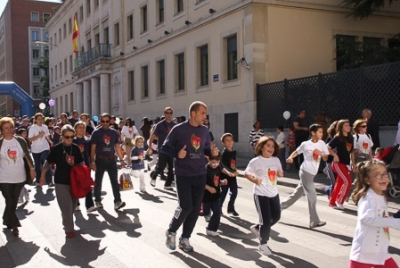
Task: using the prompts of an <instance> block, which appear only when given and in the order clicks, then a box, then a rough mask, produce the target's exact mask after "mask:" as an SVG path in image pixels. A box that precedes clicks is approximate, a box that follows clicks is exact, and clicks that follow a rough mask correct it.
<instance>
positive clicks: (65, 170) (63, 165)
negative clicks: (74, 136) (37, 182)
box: [47, 142, 83, 185]
mask: <svg viewBox="0 0 400 268" xmlns="http://www.w3.org/2000/svg"><path fill="white" fill-rule="evenodd" d="M67 160H68V161H70V162H71V163H73V165H77V164H80V163H82V162H83V158H82V154H81V151H80V150H79V147H78V145H76V144H72V145H71V146H66V145H64V143H63V142H60V143H59V144H57V145H56V146H54V148H53V150H51V151H50V154H49V156H48V157H47V162H48V163H49V164H53V163H54V164H56V172H55V174H54V182H55V183H59V184H68V185H69V184H70V173H71V168H72V165H70V164H68V162H67ZM48 172H50V171H48Z"/></svg>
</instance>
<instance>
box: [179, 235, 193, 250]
mask: <svg viewBox="0 0 400 268" xmlns="http://www.w3.org/2000/svg"><path fill="white" fill-rule="evenodd" d="M179 248H180V249H182V250H183V251H184V252H191V251H193V247H192V246H191V245H190V243H189V239H188V238H181V239H180V240H179Z"/></svg>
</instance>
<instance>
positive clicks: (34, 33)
mask: <svg viewBox="0 0 400 268" xmlns="http://www.w3.org/2000/svg"><path fill="white" fill-rule="evenodd" d="M32 41H39V31H32Z"/></svg>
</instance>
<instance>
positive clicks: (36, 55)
mask: <svg viewBox="0 0 400 268" xmlns="http://www.w3.org/2000/svg"><path fill="white" fill-rule="evenodd" d="M32 58H34V59H37V58H39V49H32Z"/></svg>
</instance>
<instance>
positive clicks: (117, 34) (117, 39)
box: [114, 23, 119, 46]
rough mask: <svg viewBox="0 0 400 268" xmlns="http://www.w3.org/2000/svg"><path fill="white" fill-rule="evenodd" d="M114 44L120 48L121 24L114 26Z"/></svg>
mask: <svg viewBox="0 0 400 268" xmlns="http://www.w3.org/2000/svg"><path fill="white" fill-rule="evenodd" d="M114 44H115V45H116V46H119V23H116V24H114Z"/></svg>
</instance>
